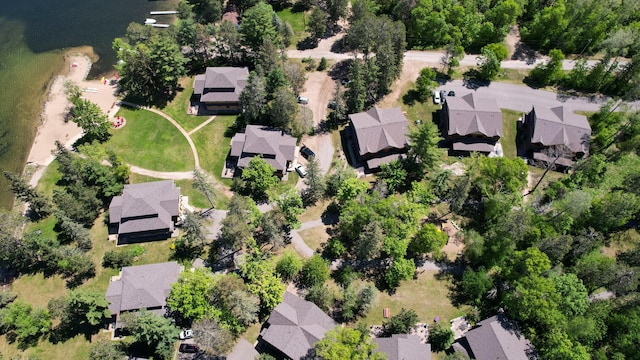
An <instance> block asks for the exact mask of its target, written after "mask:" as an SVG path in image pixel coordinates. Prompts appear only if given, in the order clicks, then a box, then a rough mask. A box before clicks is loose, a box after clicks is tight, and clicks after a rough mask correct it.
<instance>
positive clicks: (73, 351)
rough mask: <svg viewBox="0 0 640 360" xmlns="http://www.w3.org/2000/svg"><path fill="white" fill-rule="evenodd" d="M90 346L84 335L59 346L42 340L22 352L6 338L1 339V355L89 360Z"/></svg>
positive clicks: (20, 357)
mask: <svg viewBox="0 0 640 360" xmlns="http://www.w3.org/2000/svg"><path fill="white" fill-rule="evenodd" d="M90 345H91V344H90V343H89V341H87V340H86V339H85V338H84V336H83V335H78V336H76V337H73V338H71V339H69V340H66V341H64V342H59V343H57V344H52V343H50V342H49V341H42V340H41V341H40V342H39V343H38V345H37V346H35V347H32V348H29V349H27V350H20V349H18V346H17V343H12V344H10V343H9V342H7V339H6V336H2V337H0V353H2V355H3V356H4V358H5V359H65V360H85V359H88V358H89V348H90Z"/></svg>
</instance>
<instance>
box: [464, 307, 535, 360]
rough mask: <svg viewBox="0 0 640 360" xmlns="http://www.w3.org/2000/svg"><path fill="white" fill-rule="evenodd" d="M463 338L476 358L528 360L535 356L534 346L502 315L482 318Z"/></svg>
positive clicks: (480, 359)
mask: <svg viewBox="0 0 640 360" xmlns="http://www.w3.org/2000/svg"><path fill="white" fill-rule="evenodd" d="M465 338H466V340H467V342H468V344H469V347H470V349H471V351H472V352H473V354H470V355H472V356H473V358H475V359H478V360H485V359H487V360H488V359H491V360H529V359H531V358H535V353H534V348H533V345H531V343H530V342H529V341H528V340H527V339H525V337H524V335H522V334H521V333H520V331H519V330H518V329H517V327H516V326H515V324H514V323H513V322H511V321H509V320H508V319H507V318H506V316H504V315H497V316H493V317H490V318H488V319H485V320H482V321H481V322H479V323H478V326H477V327H476V328H474V329H472V330H469V332H467V333H466V334H465Z"/></svg>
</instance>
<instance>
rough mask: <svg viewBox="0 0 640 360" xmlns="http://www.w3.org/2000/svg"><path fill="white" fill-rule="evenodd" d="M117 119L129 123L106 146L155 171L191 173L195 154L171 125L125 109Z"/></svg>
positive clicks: (138, 164) (149, 114) (144, 111)
mask: <svg viewBox="0 0 640 360" xmlns="http://www.w3.org/2000/svg"><path fill="white" fill-rule="evenodd" d="M118 115H121V116H124V117H125V118H126V119H127V125H126V126H125V127H123V128H122V129H117V130H112V133H113V136H112V137H111V140H109V142H107V143H106V144H105V146H108V147H111V148H113V149H114V150H115V152H116V153H117V154H119V155H120V156H122V158H123V159H124V160H125V162H127V163H129V164H132V165H136V166H139V167H142V168H145V169H150V170H156V171H189V170H192V169H193V166H194V160H193V153H192V152H191V148H190V147H189V143H188V142H187V139H185V138H184V136H182V134H181V133H180V131H178V129H176V127H175V126H173V125H172V124H171V123H170V122H169V121H167V120H166V119H165V118H163V117H162V116H160V115H157V114H155V113H152V112H151V111H147V110H139V109H130V108H122V109H120V111H119V112H118Z"/></svg>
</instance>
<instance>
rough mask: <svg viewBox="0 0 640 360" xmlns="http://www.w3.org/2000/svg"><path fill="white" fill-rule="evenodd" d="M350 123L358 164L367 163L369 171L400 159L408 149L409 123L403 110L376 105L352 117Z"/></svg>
mask: <svg viewBox="0 0 640 360" xmlns="http://www.w3.org/2000/svg"><path fill="white" fill-rule="evenodd" d="M349 122H350V125H351V129H352V131H353V134H354V143H353V150H354V152H355V155H356V157H357V159H356V161H358V162H364V163H365V164H366V165H367V168H368V169H369V170H377V169H379V168H380V165H382V164H387V163H390V162H391V161H393V160H397V159H400V158H401V157H402V155H403V154H405V153H406V152H407V151H408V150H409V142H408V140H407V133H408V122H407V118H406V117H405V116H404V114H403V113H402V110H400V108H391V109H381V108H379V107H375V106H374V107H372V108H371V109H369V110H368V111H365V112H361V113H357V114H350V115H349Z"/></svg>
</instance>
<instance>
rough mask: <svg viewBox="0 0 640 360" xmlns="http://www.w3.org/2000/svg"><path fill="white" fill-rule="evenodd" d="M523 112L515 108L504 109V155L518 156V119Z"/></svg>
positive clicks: (509, 156)
mask: <svg viewBox="0 0 640 360" xmlns="http://www.w3.org/2000/svg"><path fill="white" fill-rule="evenodd" d="M520 116H522V113H521V112H519V111H514V110H507V109H502V138H501V139H500V144H502V151H504V156H505V157H508V158H510V159H515V158H516V157H517V156H518V150H517V148H516V133H517V121H518V118H519V117H520Z"/></svg>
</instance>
